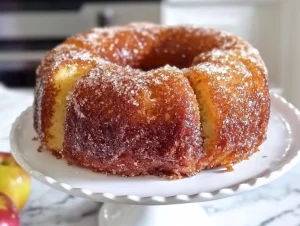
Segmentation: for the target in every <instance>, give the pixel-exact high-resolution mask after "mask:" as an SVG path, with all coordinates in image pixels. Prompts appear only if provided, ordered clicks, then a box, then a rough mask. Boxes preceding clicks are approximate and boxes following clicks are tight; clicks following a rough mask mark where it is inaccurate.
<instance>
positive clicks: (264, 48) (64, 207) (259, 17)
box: [0, 0, 300, 226]
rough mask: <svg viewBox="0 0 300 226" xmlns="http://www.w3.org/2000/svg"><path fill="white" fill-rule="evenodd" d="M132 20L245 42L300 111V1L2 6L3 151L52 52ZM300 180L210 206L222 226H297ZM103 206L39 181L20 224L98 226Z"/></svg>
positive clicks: (46, 0)
mask: <svg viewBox="0 0 300 226" xmlns="http://www.w3.org/2000/svg"><path fill="white" fill-rule="evenodd" d="M133 21H148V22H154V23H161V24H169V25H171V24H172V25H174V24H198V25H201V26H206V27H214V28H219V29H223V30H227V31H229V32H232V33H235V34H237V35H239V36H241V37H242V38H244V39H246V40H248V41H249V42H250V43H252V44H253V45H254V46H255V47H257V48H258V50H259V51H260V53H261V55H262V57H263V59H264V60H265V62H266V65H267V68H268V70H269V77H270V85H271V89H272V91H274V92H277V93H281V94H282V95H283V96H285V97H286V98H287V99H288V100H289V101H291V102H292V103H293V104H295V105H296V106H297V107H300V98H298V97H300V89H299V87H298V85H300V42H299V40H300V0H166V1H159V0H152V1H143V0H131V1H121V0H118V1H102V0H87V1H84V0H0V119H1V123H0V151H9V149H10V148H9V142H8V134H9V130H10V127H11V123H12V122H13V121H14V119H15V117H17V116H18V115H19V114H20V112H21V111H22V110H24V109H25V108H26V107H27V106H29V105H31V104H32V100H33V87H34V81H35V69H36V67H37V65H38V64H39V62H40V60H41V58H42V57H43V55H44V54H45V52H46V51H48V50H49V49H51V48H53V47H54V46H55V45H57V44H58V43H60V42H62V41H63V40H64V39H65V38H66V37H67V36H69V35H72V34H74V33H77V32H80V31H82V30H85V29H87V28H91V27H95V26H109V25H121V24H127V23H129V22H133ZM1 84H2V85H1ZM4 87H5V88H4ZM7 88H9V89H7ZM299 176H300V166H298V167H296V169H295V170H293V171H291V172H290V173H288V174H287V175H286V176H284V177H283V178H281V179H279V180H277V181H275V182H273V183H271V184H270V185H267V186H264V187H263V188H260V189H256V190H255V191H253V192H249V193H246V194H243V195H239V196H237V197H233V198H229V199H226V200H220V201H215V202H212V203H205V204H204V207H205V209H206V211H207V212H208V214H209V215H210V216H213V217H214V219H215V220H216V222H217V223H218V224H217V225H222V226H282V225H286V226H299V225H300V217H299V216H300V204H299V203H300V184H299V183H298V181H299V180H298V179H297V178H299ZM100 205H101V204H97V203H94V202H91V201H88V200H84V199H81V198H74V197H71V196H69V195H67V194H65V193H62V192H59V191H56V190H54V189H51V188H49V187H48V186H45V185H43V184H41V183H39V182H37V181H35V180H33V181H32V192H31V197H30V201H29V202H28V203H27V206H26V208H25V209H24V210H23V212H22V216H21V221H22V226H40V225H43V226H48V225H49V226H50V225H63V226H71V225H72V226H74V225H75V226H82V225H86V226H94V225H97V212H98V209H99V206H100ZM249 222H251V223H249Z"/></svg>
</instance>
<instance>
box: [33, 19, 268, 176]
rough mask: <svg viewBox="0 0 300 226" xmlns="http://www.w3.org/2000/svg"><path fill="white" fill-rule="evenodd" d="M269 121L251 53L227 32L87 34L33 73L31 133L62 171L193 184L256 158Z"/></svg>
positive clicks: (163, 29)
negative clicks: (197, 177)
mask: <svg viewBox="0 0 300 226" xmlns="http://www.w3.org/2000/svg"><path fill="white" fill-rule="evenodd" d="M269 116H270V96H269V90H268V77H267V69H266V67H265V65H264V62H263V60H262V59H261V57H260V55H259V52H258V51H257V50H256V49H255V48H254V47H252V46H251V45H250V44H249V43H247V42H246V41H244V40H242V39H241V38H239V37H237V36H235V35H232V34H230V33H228V32H223V31H218V30H215V29H207V28H201V27H197V26H190V25H189V26H160V25H155V24H150V23H132V24H129V25H126V26H116V27H109V28H94V29H91V30H88V31H85V32H82V33H79V34H76V35H74V36H72V37H70V38H68V39H67V40H66V41H65V42H64V43H63V44H61V45H59V46H58V47H56V48H54V49H53V50H52V51H50V52H49V53H48V54H47V55H46V56H45V58H44V60H43V61H42V62H41V65H40V66H39V68H38V70H37V87H36V95H35V112H34V119H35V120H34V124H35V129H36V131H37V133H38V135H39V139H40V140H41V142H42V144H43V145H44V146H45V147H46V148H48V149H50V150H52V151H53V152H55V153H60V154H61V155H62V157H63V158H65V159H66V160H67V161H68V163H69V164H75V165H78V166H82V167H86V168H89V169H92V170H94V171H97V172H102V173H112V174H118V175H122V176H138V175H148V174H150V175H158V176H164V177H167V178H170V179H177V178H181V177H182V176H192V175H194V174H195V173H197V172H199V171H201V170H203V169H207V168H213V167H217V166H225V167H228V168H230V167H231V165H232V164H235V163H237V162H239V161H241V160H244V159H247V158H249V157H250V156H251V155H252V154H253V153H254V152H256V151H258V147H259V145H260V144H261V143H262V142H263V141H264V140H265V138H266V131H267V125H268V121H269Z"/></svg>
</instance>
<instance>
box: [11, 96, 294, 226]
mask: <svg viewBox="0 0 300 226" xmlns="http://www.w3.org/2000/svg"><path fill="white" fill-rule="evenodd" d="M271 106H272V110H271V112H272V113H271V119H270V123H269V129H268V139H267V140H266V141H265V142H264V143H263V145H262V146H261V148H260V149H261V151H260V152H258V153H256V154H254V156H252V157H251V159H250V160H248V161H243V162H241V163H240V164H237V165H236V166H235V167H234V168H235V170H234V171H233V172H226V171H225V170H222V169H219V170H211V171H204V172H201V173H199V174H197V175H196V176H194V177H192V178H185V179H182V180H176V181H168V180H165V179H161V178H158V177H152V176H147V177H136V178H122V177H119V176H105V175H103V174H99V173H93V172H91V171H89V170H86V169H82V168H78V167H75V166H68V165H67V164H66V162H65V160H63V159H60V160H57V159H55V158H54V157H53V156H52V155H51V154H50V152H48V151H44V152H42V153H39V152H37V148H38V147H39V142H38V141H33V140H32V138H33V137H34V136H36V133H35V131H34V129H33V122H32V121H33V120H32V118H33V116H32V108H31V107H29V108H28V109H27V110H26V111H24V112H23V113H22V114H21V115H20V116H19V117H18V118H17V119H16V121H15V123H14V124H13V126H12V130H11V134H10V145H11V151H12V154H13V155H14V157H15V159H16V160H17V161H18V163H19V164H20V165H21V166H22V167H23V168H24V169H25V170H26V171H28V172H29V173H30V174H31V175H32V176H33V177H34V178H36V179H37V180H40V181H41V182H43V183H45V184H47V185H49V186H51V187H53V188H55V189H59V190H61V191H64V192H67V193H69V194H71V195H74V196H80V197H83V198H88V199H91V200H94V201H98V202H104V203H105V204H104V205H103V207H102V208H101V210H100V212H99V225H101V226H119V225H126V226H127V225H128V226H129V225H130V226H137V225H138V226H150V225H151V226H154V225H155V226H163V225H164V226H166V225H168V226H169V225H172V226H182V225H189V226H196V225H197V226H199V225H202V226H203V225H204V226H208V225H213V222H212V221H210V219H209V218H208V217H207V215H206V214H205V212H204V211H203V209H202V208H201V206H200V204H197V202H204V201H211V200H215V199H220V198H225V197H228V196H232V195H236V194H239V193H241V192H245V191H249V190H251V189H254V188H256V187H259V186H261V185H264V184H266V183H268V182H270V181H272V180H274V179H275V178H278V177H279V176H281V175H283V174H284V173H286V172H287V171H288V170H290V169H291V168H292V167H293V166H294V165H295V164H296V163H297V162H298V161H299V159H300V154H299V153H300V152H299V149H300V139H299V134H300V112H299V111H298V110H297V109H295V108H294V107H293V106H292V105H291V104H289V103H288V102H287V101H285V100H284V99H283V98H282V97H280V96H278V95H276V94H273V95H272V104H271ZM249 136H251V134H249ZM180 203H181V204H183V205H173V204H180ZM189 203H194V204H189Z"/></svg>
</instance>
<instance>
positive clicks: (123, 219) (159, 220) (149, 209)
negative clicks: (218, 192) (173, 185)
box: [98, 203, 215, 226]
mask: <svg viewBox="0 0 300 226" xmlns="http://www.w3.org/2000/svg"><path fill="white" fill-rule="evenodd" d="M98 225H99V226H118V225H126V226H127V225H128V226H129V225H130V226H153V225H155V226H166V225H172V226H183V225H188V226H214V225H215V224H214V223H213V220H212V219H210V218H209V217H208V215H207V214H206V212H205V211H204V209H203V208H202V207H201V205H200V204H198V203H192V204H176V205H159V206H147V205H126V204H115V203H105V204H103V206H102V207H101V209H100V211H99V224H98Z"/></svg>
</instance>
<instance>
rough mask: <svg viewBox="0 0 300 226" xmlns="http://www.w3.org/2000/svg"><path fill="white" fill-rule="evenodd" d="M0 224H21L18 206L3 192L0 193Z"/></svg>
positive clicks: (5, 225) (6, 225)
mask: <svg viewBox="0 0 300 226" xmlns="http://www.w3.org/2000/svg"><path fill="white" fill-rule="evenodd" d="M0 226H20V218H19V213H18V210H17V207H16V206H15V205H14V203H13V202H12V201H11V199H10V198H9V197H7V196H6V195H5V194H3V193H0Z"/></svg>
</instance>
